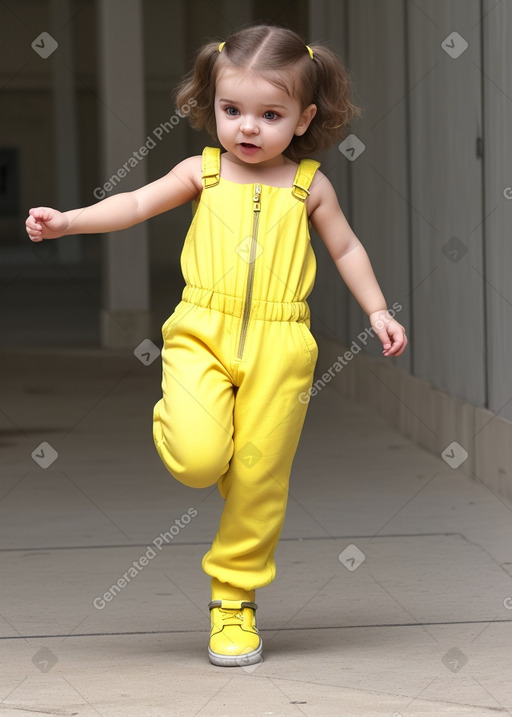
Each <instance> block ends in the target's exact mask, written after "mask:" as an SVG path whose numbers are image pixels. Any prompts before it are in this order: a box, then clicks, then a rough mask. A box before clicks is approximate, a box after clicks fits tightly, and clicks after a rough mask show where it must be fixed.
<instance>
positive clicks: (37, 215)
mask: <svg viewBox="0 0 512 717" xmlns="http://www.w3.org/2000/svg"><path fill="white" fill-rule="evenodd" d="M28 213H29V214H30V216H32V217H34V219H35V220H36V221H39V222H47V221H49V220H50V219H51V218H52V210H51V209H50V207H34V208H32V209H29V212H28Z"/></svg>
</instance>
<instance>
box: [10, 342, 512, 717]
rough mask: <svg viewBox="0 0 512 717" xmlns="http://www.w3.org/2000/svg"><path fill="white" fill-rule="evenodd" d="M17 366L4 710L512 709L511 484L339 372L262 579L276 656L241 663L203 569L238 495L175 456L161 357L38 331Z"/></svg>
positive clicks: (309, 437)
mask: <svg viewBox="0 0 512 717" xmlns="http://www.w3.org/2000/svg"><path fill="white" fill-rule="evenodd" d="M0 375H1V376H2V379H1V381H2V390H1V398H0V447H1V450H2V459H1V464H2V467H1V478H0V547H1V551H0V561H1V565H2V581H1V591H0V636H1V638H2V639H1V641H0V650H1V663H2V669H1V677H0V715H12V716H17V717H20V716H21V715H31V716H32V717H34V715H79V716H80V717H89V716H91V717H92V716H93V715H102V716H104V717H114V716H117V715H123V716H126V715H128V716H131V715H134V716H137V717H142V716H143V715H148V716H160V715H177V716H180V717H181V716H184V717H188V716H191V717H192V716H196V715H198V716H206V717H220V716H221V715H230V716H231V715H235V716H238V715H249V716H253V715H254V716H257V715H258V716H259V715H283V716H285V715H286V716H287V715H290V716H293V715H296V716H297V717H299V716H300V715H307V716H308V717H316V716H318V717H324V716H325V715H343V716H345V715H346V716H347V717H352V715H354V716H356V715H357V716H359V715H365V716H366V715H384V716H386V717H400V716H402V717H408V716H409V715H440V714H443V715H444V714H447V715H475V716H476V715H497V714H503V715H507V714H509V715H510V714H512V669H511V668H512V652H511V649H510V645H511V643H512V558H511V550H510V546H511V545H512V520H511V517H512V512H511V509H512V506H511V505H510V502H509V501H507V500H505V499H504V498H502V497H500V496H499V495H496V494H494V493H493V492H491V491H490V490H489V489H488V488H486V487H485V486H484V485H483V484H482V483H480V482H477V481H472V480H471V479H469V478H467V477H466V476H464V475H463V474H462V471H461V470H460V469H457V470H453V469H452V468H450V467H449V466H448V465H447V464H446V463H445V461H444V460H442V458H441V457H440V456H436V455H432V454H430V453H428V452H426V451H425V450H423V449H421V448H419V447H417V446H416V445H415V444H414V443H412V442H411V441H410V440H409V439H407V438H404V437H403V436H402V435H400V434H399V433H397V432H396V431H394V430H392V429H391V428H389V426H388V425H387V424H386V423H385V422H384V421H383V420H382V419H380V418H379V417H377V416H376V415H374V414H372V413H369V412H368V411H367V410H364V409H362V408H361V407H360V406H357V405H356V404H353V403H350V402H348V401H347V400H345V399H342V398H341V397H340V394H339V393H338V391H337V390H336V385H335V382H332V383H331V384H329V385H328V386H326V388H325V389H324V390H322V391H321V392H320V393H319V395H317V396H315V397H314V398H312V400H311V403H310V408H309V412H308V418H307V421H306V426H305V429H304V434H303V438H302V441H301V444H300V447H299V451H298V453H297V457H296V459H295V464H294V470H293V474H292V485H291V491H290V500H289V508H288V513H287V518H286V522H285V526H284V530H283V534H282V540H281V542H280V544H279V547H278V551H277V556H276V557H277V568H278V572H277V578H276V580H275V581H274V583H272V585H270V586H268V587H267V588H264V589H262V590H259V591H257V593H256V600H257V602H258V604H259V610H258V624H259V626H260V629H261V631H262V636H263V641H264V661H263V663H261V664H260V665H256V666H253V667H252V668H245V669H243V668H228V669H224V668H218V667H214V666H212V665H210V663H209V662H208V658H207V654H206V645H207V639H208V627H209V623H208V620H209V618H208V609H207V604H208V601H209V599H210V596H209V578H208V577H207V576H206V575H204V574H203V573H202V571H201V568H200V560H201V557H202V555H203V554H204V552H205V551H206V550H207V548H208V545H209V542H210V541H211V539H212V537H213V535H214V533H215V529H216V525H217V522H218V518H219V514H220V510H221V499H220V496H219V495H218V493H217V491H216V489H207V490H203V491H195V490H193V489H188V488H186V487H184V486H182V485H181V484H179V483H177V482H176V481H175V480H174V479H172V478H171V477H170V476H169V475H168V474H167V473H166V471H165V469H164V468H163V466H162V465H161V464H160V462H159V459H158V457H157V455H156V452H155V450H154V447H153V444H152V439H151V410H152V406H153V403H154V402H155V401H156V400H157V399H158V397H159V391H160V386H159V382H160V362H159V360H155V361H154V362H153V363H151V364H150V365H145V364H144V363H143V362H141V361H139V360H138V359H137V358H136V357H135V356H133V355H131V354H130V355H126V354H113V353H105V352H102V351H99V350H98V351H95V350H81V349H79V348H77V349H73V350H44V349H41V350H29V349H23V348H22V349H19V350H16V351H7V350H6V351H3V352H2V353H1V354H0ZM52 461H53V462H52ZM184 516H187V517H188V520H187V518H186V517H184ZM166 533H167V539H166V540H164V539H163V538H162V537H161V536H162V535H165V534H166ZM159 536H160V541H159V540H158V538H159ZM155 541H156V544H155ZM159 542H160V545H159ZM151 551H152V552H154V553H155V554H154V555H152V554H151ZM144 557H145V560H144V559H143V558H144ZM123 576H125V578H124V584H123V582H122V581H121V584H123V587H122V588H118V590H117V592H116V594H115V595H112V597H111V598H110V597H109V598H105V595H110V594H111V590H110V588H111V587H112V585H114V584H115V583H118V581H119V579H120V578H123Z"/></svg>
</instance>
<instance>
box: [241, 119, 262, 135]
mask: <svg viewBox="0 0 512 717" xmlns="http://www.w3.org/2000/svg"><path fill="white" fill-rule="evenodd" d="M240 130H241V131H242V132H243V133H244V134H257V133H258V125H257V123H256V122H255V121H254V118H253V117H249V116H247V115H246V116H244V117H243V118H242V121H241V123H240Z"/></svg>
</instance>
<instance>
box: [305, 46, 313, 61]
mask: <svg viewBox="0 0 512 717" xmlns="http://www.w3.org/2000/svg"><path fill="white" fill-rule="evenodd" d="M306 47H307V50H308V52H309V56H310V57H311V59H313V50H312V49H311V48H310V46H309V45H306Z"/></svg>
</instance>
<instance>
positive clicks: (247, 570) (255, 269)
mask: <svg viewBox="0 0 512 717" xmlns="http://www.w3.org/2000/svg"><path fill="white" fill-rule="evenodd" d="M176 99H177V106H178V107H180V106H183V105H184V104H185V103H187V102H188V103H189V106H191V114H190V120H191V122H192V125H193V126H194V127H196V128H204V129H206V130H208V131H209V133H210V134H211V135H212V137H214V138H215V140H216V141H217V142H218V144H220V145H221V146H222V147H223V149H224V150H225V151H224V152H223V153H222V154H221V153H220V149H217V148H213V147H206V148H205V150H204V152H203V154H202V156H195V157H190V158H188V159H185V160H184V161H183V162H180V164H178V165H177V166H176V167H174V169H172V170H171V171H170V172H169V173H168V174H167V175H165V176H164V177H162V178H161V179H158V180H157V181H155V182H151V183H150V184H148V185H146V186H145V187H142V188H140V189H138V190H136V191H134V192H128V193H124V194H117V195H116V196H112V197H109V198H108V199H105V200H103V201H101V202H99V203H97V204H95V205H93V206H89V207H85V208H82V209H75V210H73V211H68V212H64V213H60V212H58V211H56V210H55V209H50V208H48V207H38V208H37V209H31V210H30V213H29V217H28V219H27V222H26V227H27V232H28V235H29V237H30V239H31V240H32V241H41V240H43V239H53V238H55V237H59V236H63V235H66V234H85V233H96V232H111V231H115V230H119V229H124V228H126V227H130V226H132V225H134V224H136V223H138V222H142V221H145V220H146V219H149V218H150V217H153V216H155V215H157V214H160V213H161V212H166V211H168V210H170V209H173V208H174V207H177V206H179V205H181V204H184V203H185V202H189V201H191V200H195V206H196V212H195V214H194V218H193V221H192V224H191V226H190V229H189V232H188V234H187V237H186V240H185V244H184V248H183V252H182V256H181V266H182V270H183V275H184V278H185V281H186V286H185V289H184V291H183V296H182V301H181V302H180V303H179V304H178V306H177V307H176V309H175V311H174V313H173V314H172V316H170V318H169V319H167V321H166V322H165V324H164V326H163V328H162V335H163V340H164V345H163V350H162V363H163V379H162V393H163V397H162V399H161V400H160V401H158V403H157V404H156V406H155V410H154V424H153V425H154V440H155V444H156V448H157V450H158V453H159V455H160V457H161V458H162V461H163V462H164V464H165V466H166V467H167V469H168V470H169V471H170V473H171V474H172V475H173V476H174V477H175V478H177V479H178V480H179V481H181V482H182V483H184V484H185V485H187V486H192V487H196V488H204V487H206V486H210V485H213V484H214V483H217V485H218V488H219V491H220V493H221V495H222V497H223V498H224V499H225V504H224V508H223V512H222V516H221V520H220V525H219V529H218V532H217V535H216V537H215V539H214V541H213V544H212V546H211V548H210V550H209V551H208V552H207V553H206V555H205V556H204V558H203V561H202V566H203V569H204V571H205V572H206V573H207V574H208V575H210V576H211V588H212V601H211V602H210V605H209V607H210V611H211V635H210V643H209V648H208V653H209V657H210V660H211V662H212V663H213V664H215V665H221V666H230V665H250V664H253V663H255V662H259V661H260V660H261V659H262V658H261V652H262V643H261V638H260V635H259V633H258V630H257V627H256V619H255V610H256V608H257V605H256V603H255V602H254V600H255V589H256V588H261V587H263V586H265V585H268V584H269V583H270V582H271V581H272V580H273V579H274V576H275V563H274V551H275V549H276V545H277V542H278V539H279V535H280V532H281V528H282V525H283V520H284V516H285V511H286V502H287V494H288V482H289V475H290V470H291V465H292V461H293V457H294V454H295V451H296V448H297V444H298V441H299V436H300V433H301V430H302V425H303V422H304V418H305V413H306V407H307V403H306V404H304V402H301V401H300V400H299V396H300V395H301V394H302V393H303V392H304V391H308V389H309V388H310V386H311V384H312V380H313V370H314V367H315V363H316V360H317V353H318V350H317V345H316V342H315V340H314V338H313V336H312V335H311V333H310V331H309V325H310V312H309V308H308V305H307V303H306V299H307V297H308V295H309V293H310V291H311V289H312V287H313V282H314V278H315V270H316V265H315V257H314V254H313V250H312V248H311V244H310V237H309V230H308V221H310V222H311V223H312V225H313V227H314V228H315V230H316V231H317V232H318V234H319V235H320V237H321V238H322V240H323V241H324V243H325V244H326V246H327V249H328V250H329V252H330V254H331V256H332V258H333V260H334V262H335V264H336V266H337V268H338V270H339V273H340V275H341V276H342V278H343V279H344V281H345V282H346V284H347V285H348V287H349V289H350V290H351V291H352V293H353V295H354V296H355V298H356V299H357V301H358V302H359V304H360V305H361V307H362V309H363V310H364V311H365V312H366V313H367V314H368V316H369V320H370V323H371V325H372V327H373V328H374V330H375V332H376V334H377V336H378V337H379V339H380V340H381V342H382V344H383V348H384V350H383V354H384V356H399V355H400V354H401V353H402V352H403V351H404V349H405V346H406V344H407V339H406V337H405V332H404V328H403V327H402V326H401V325H400V324H399V323H397V322H396V321H395V320H394V319H393V318H392V317H391V315H390V314H389V313H388V311H387V310H386V302H385V299H384V296H383V295H382V292H381V290H380V288H379V285H378V283H377V280H376V278H375V275H374V273H373V270H372V267H371V264H370V261H369V259H368V256H367V254H366V252H365V250H364V249H363V247H362V245H361V243H360V242H359V240H358V238H357V237H356V236H355V234H354V233H353V231H352V230H351V228H350V226H349V224H348V223H347V221H346V219H345V217H344V215H343V212H342V211H341V209H340V206H339V204H338V201H337V198H336V194H335V192H334V189H333V187H332V185H331V184H330V182H329V181H328V179H327V178H326V177H325V176H324V175H323V174H322V173H321V172H319V171H317V167H318V166H319V163H318V162H316V161H314V160H312V159H307V158H306V157H308V156H309V155H310V154H312V153H315V152H318V151H320V150H323V149H326V148H327V147H329V146H330V145H332V144H333V143H335V142H336V141H338V140H339V139H340V138H341V137H342V136H343V134H344V129H345V128H346V126H347V123H348V121H349V120H350V119H351V117H352V116H353V115H354V113H355V112H356V111H357V110H356V108H355V107H354V105H353V104H352V103H351V101H350V98H349V80H348V77H347V74H346V72H345V70H344V68H343V66H342V64H341V63H340V61H339V60H338V59H337V58H336V56H335V55H334V54H333V53H332V52H331V51H330V50H328V49H327V48H325V47H323V46H321V45H311V46H308V45H305V44H304V42H303V41H302V40H301V38H300V37H299V36H298V35H296V34H295V33H294V32H292V31H291V30H288V29H284V28H280V27H275V26H270V25H256V26H250V27H248V28H246V29H243V30H241V31H240V32H237V33H235V34H233V35H232V36H230V37H228V39H227V40H226V41H225V42H221V43H220V45H219V43H218V42H215V43H209V44H207V45H205V46H204V47H203V48H202V49H201V51H200V53H199V54H198V57H197V60H196V63H195V66H194V69H193V71H192V72H191V73H190V75H189V76H188V77H186V78H185V79H184V80H183V81H182V83H181V85H180V87H179V88H178V92H177V97H176ZM192 99H194V100H195V102H191V100H192ZM192 105H193V106H192Z"/></svg>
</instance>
